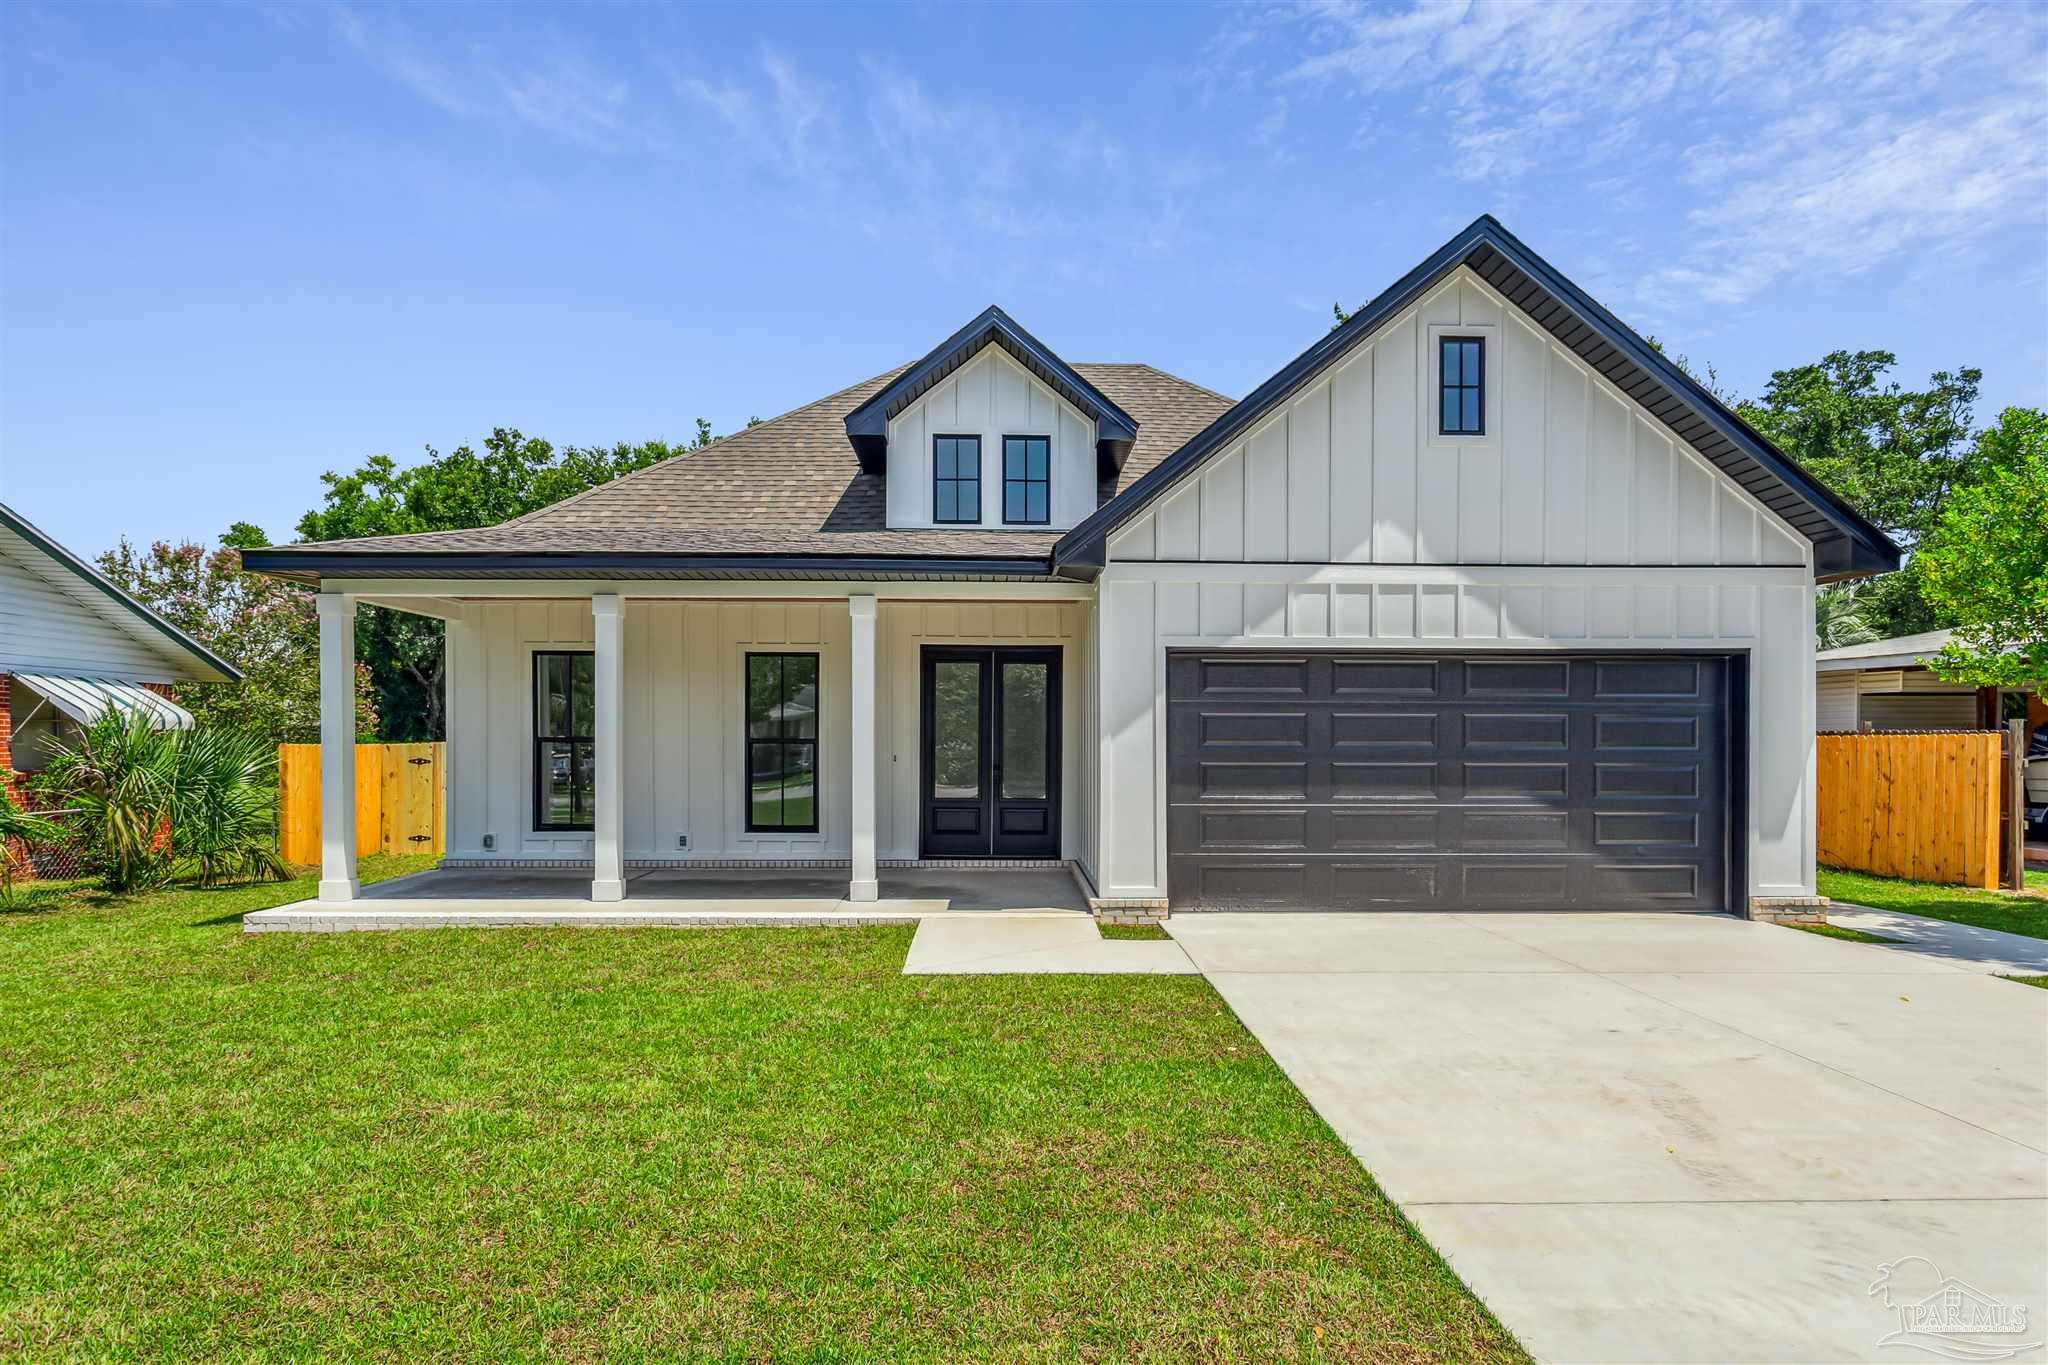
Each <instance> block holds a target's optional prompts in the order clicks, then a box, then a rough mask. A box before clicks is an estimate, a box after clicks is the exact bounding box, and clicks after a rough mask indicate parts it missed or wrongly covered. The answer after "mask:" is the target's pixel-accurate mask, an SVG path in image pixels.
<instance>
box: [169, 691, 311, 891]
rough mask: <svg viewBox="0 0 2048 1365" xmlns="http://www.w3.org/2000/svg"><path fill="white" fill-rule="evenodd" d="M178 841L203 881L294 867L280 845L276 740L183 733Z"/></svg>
mask: <svg viewBox="0 0 2048 1365" xmlns="http://www.w3.org/2000/svg"><path fill="white" fill-rule="evenodd" d="M170 811H171V830H172V842H173V845H174V847H175V850H176V852H177V856H178V857H179V858H180V859H183V860H186V861H188V862H189V864H190V866H191V868H192V870H193V873H194V874H195V876H196V877H197V879H198V882H199V884H200V885H201V886H219V885H221V884H222V883H223V882H230V881H250V880H257V879H262V878H272V879H282V878H285V877H288V876H290V875H291V873H290V870H289V869H288V868H286V866H285V862H284V859H283V858H281V857H279V856H278V853H277V839H276V835H277V748H276V746H275V745H273V744H271V743H270V742H269V741H268V740H266V739H264V738H262V737H260V736H258V735H255V734H252V733H250V732H248V731H245V730H232V729H223V728H214V729H206V728H202V729H198V730H190V731H187V732H185V733H184V734H183V735H181V736H179V739H178V742H177V745H176V764H175V767H174V776H173V781H172V791H171V802H170Z"/></svg>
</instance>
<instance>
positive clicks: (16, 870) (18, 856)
mask: <svg viewBox="0 0 2048 1365" xmlns="http://www.w3.org/2000/svg"><path fill="white" fill-rule="evenodd" d="M14 798H15V800H16V801H18V802H20V804H21V806H22V808H23V809H24V810H26V811H29V812H31V813H32V814H35V815H40V816H44V817H45V818H48V819H53V820H61V819H63V817H65V816H67V815H74V814H76V813H77V812H75V811H72V810H68V809H64V808H61V807H48V806H44V805H42V804H41V803H39V802H37V801H36V799H35V796H34V794H33V793H31V792H28V791H26V790H23V789H21V788H18V787H17V788H15V790H14ZM0 857H4V858H5V859H6V860H7V881H8V883H10V884H11V885H12V887H13V897H12V899H13V904H14V905H16V906H20V905H24V904H34V903H36V902H38V901H44V900H51V899H55V898H57V897H61V896H65V895H69V894H70V893H71V892H72V891H74V890H76V889H77V888H78V887H79V886H80V885H81V884H83V883H84V882H86V881H87V880H88V879H89V878H90V877H91V876H92V871H91V869H90V868H89V867H88V866H87V865H86V858H85V854H84V852H83V851H82V850H81V849H80V848H79V847H78V846H77V845H76V844H74V843H73V842H72V841H71V840H69V839H50V840H38V841H37V842H36V843H34V844H28V843H26V842H24V841H22V840H20V839H6V840H0Z"/></svg>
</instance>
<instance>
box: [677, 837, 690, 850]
mask: <svg viewBox="0 0 2048 1365" xmlns="http://www.w3.org/2000/svg"><path fill="white" fill-rule="evenodd" d="M689 846H690V836H689V835H687V834H678V835H677V836H676V847H677V848H688V847H689Z"/></svg>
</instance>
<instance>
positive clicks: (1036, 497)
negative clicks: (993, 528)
mask: <svg viewBox="0 0 2048 1365" xmlns="http://www.w3.org/2000/svg"><path fill="white" fill-rule="evenodd" d="M1051 520H1052V440H1051V438H1049V437H1045V436H1005V437H1004V438H1003V521H1004V522H1005V523H1007V524H1009V525H1011V526H1044V525H1045V524H1047V523H1048V522H1050V521H1051Z"/></svg>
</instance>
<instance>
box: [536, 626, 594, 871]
mask: <svg viewBox="0 0 2048 1365" xmlns="http://www.w3.org/2000/svg"><path fill="white" fill-rule="evenodd" d="M596 730H597V656H596V655H594V654H590V653H587V652H580V651H579V652H570V651H567V650H537V651H535V653H534V656H533V827H534V828H535V829H566V830H587V829H589V828H591V825H592V820H593V812H594V809H595V807H596V802H597V783H596V779H595V777H594V776H593V774H594V771H595V770H594V768H593V764H592V760H593V758H594V756H595V754H596V751H597V746H596V743H595V740H594V736H595V733H596Z"/></svg>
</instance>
